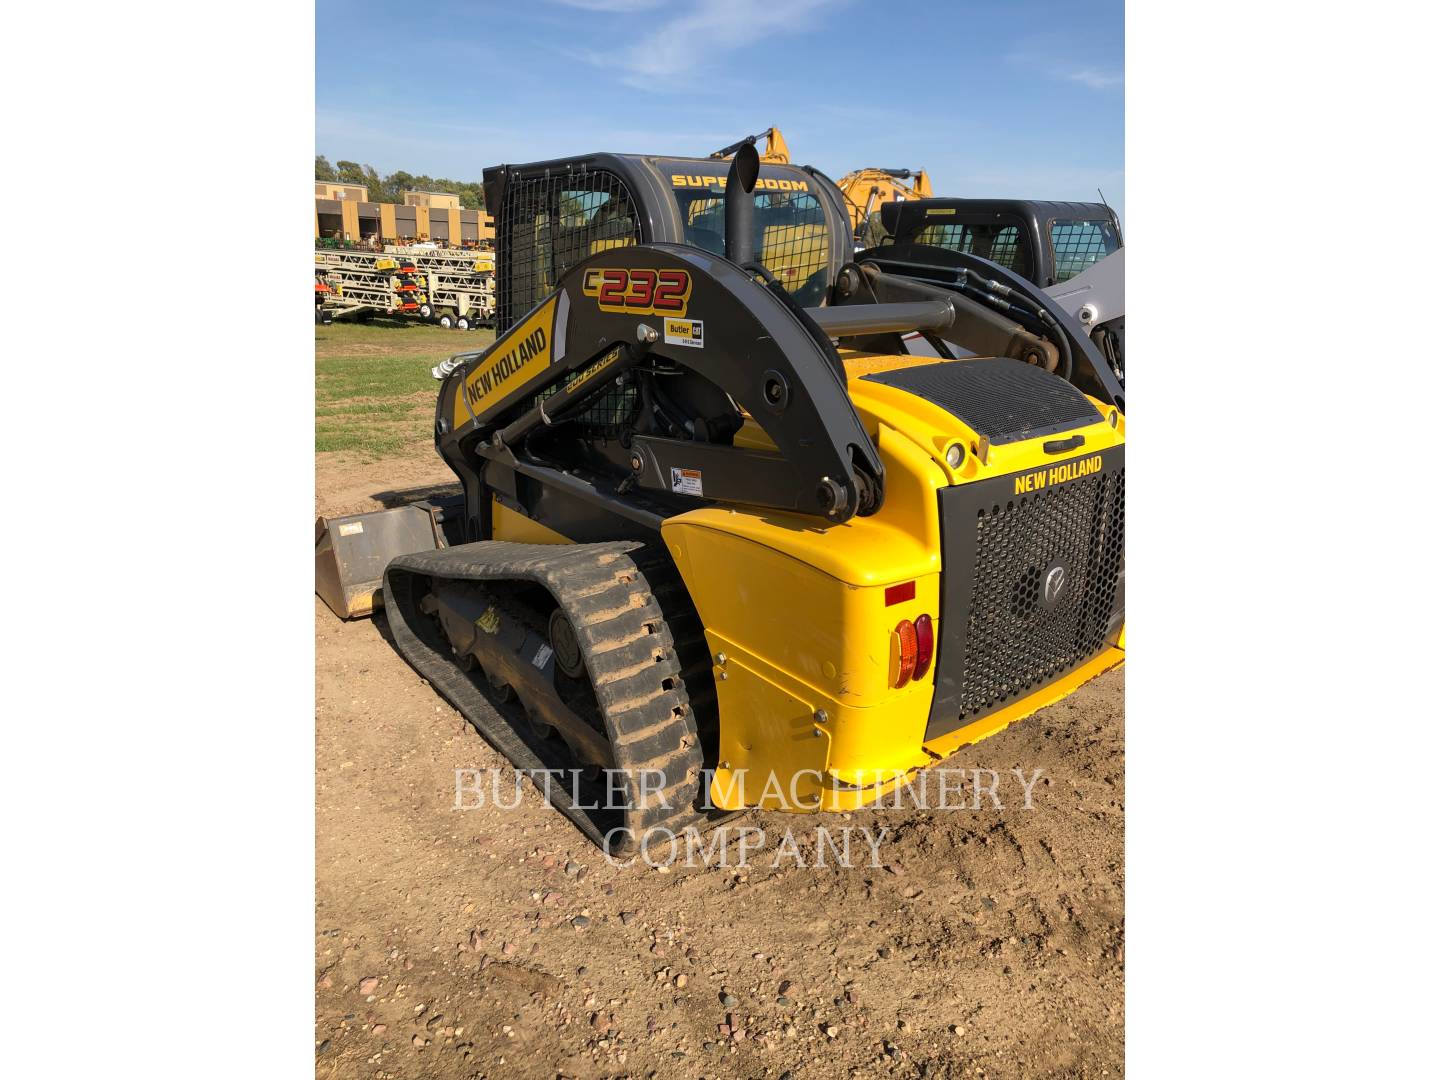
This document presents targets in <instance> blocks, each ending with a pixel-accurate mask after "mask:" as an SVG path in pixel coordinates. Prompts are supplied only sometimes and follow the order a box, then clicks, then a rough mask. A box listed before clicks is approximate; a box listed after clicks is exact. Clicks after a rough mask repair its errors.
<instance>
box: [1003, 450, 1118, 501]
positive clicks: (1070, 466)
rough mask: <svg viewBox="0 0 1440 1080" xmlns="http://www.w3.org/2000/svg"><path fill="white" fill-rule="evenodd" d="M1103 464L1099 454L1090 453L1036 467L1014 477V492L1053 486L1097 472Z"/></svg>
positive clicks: (1027, 491)
mask: <svg viewBox="0 0 1440 1080" xmlns="http://www.w3.org/2000/svg"><path fill="white" fill-rule="evenodd" d="M1103 464H1104V463H1103V462H1102V461H1101V459H1100V455H1099V454H1092V455H1091V456H1090V457H1087V458H1081V459H1080V460H1079V461H1066V462H1062V463H1061V464H1059V465H1049V466H1047V467H1045V468H1043V469H1036V470H1035V471H1034V472H1028V473H1021V474H1020V475H1019V476H1017V477H1015V494H1016V495H1027V494H1029V493H1030V492H1032V491H1041V490H1043V489H1045V488H1047V487H1054V486H1055V485H1056V484H1064V483H1068V482H1069V481H1071V480H1079V479H1080V478H1081V477H1082V476H1090V475H1092V474H1093V473H1097V472H1099V471H1100V469H1101V467H1102V465H1103Z"/></svg>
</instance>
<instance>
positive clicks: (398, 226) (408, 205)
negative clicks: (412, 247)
mask: <svg viewBox="0 0 1440 1080" xmlns="http://www.w3.org/2000/svg"><path fill="white" fill-rule="evenodd" d="M315 237H316V239H320V238H325V239H329V240H348V241H350V242H352V243H367V242H368V243H379V244H413V243H422V242H425V241H434V242H435V243H437V244H445V245H447V246H449V247H480V246H482V245H483V246H486V247H489V246H493V245H494V243H495V219H494V218H492V217H491V216H490V215H489V214H487V213H486V212H485V211H484V210H466V209H463V208H462V207H461V206H460V196H458V195H451V194H448V193H446V192H434V191H407V192H405V201H404V202H403V203H380V202H370V201H369V192H368V191H367V190H366V189H365V187H363V186H362V185H360V184H336V183H330V182H328V181H324V180H317V181H315Z"/></svg>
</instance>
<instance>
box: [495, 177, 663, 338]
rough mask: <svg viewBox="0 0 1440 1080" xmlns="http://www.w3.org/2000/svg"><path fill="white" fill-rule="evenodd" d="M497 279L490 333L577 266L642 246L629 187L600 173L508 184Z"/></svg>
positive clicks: (526, 308)
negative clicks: (498, 285) (493, 323)
mask: <svg viewBox="0 0 1440 1080" xmlns="http://www.w3.org/2000/svg"><path fill="white" fill-rule="evenodd" d="M496 235H497V236H498V237H501V238H503V239H502V240H501V243H500V261H501V265H500V277H501V281H502V284H503V286H504V287H503V288H502V289H501V290H500V295H499V296H498V297H497V299H498V301H499V304H498V310H497V311H496V333H497V334H503V333H504V332H505V331H506V330H508V329H510V327H512V326H514V325H515V323H516V322H518V321H519V320H520V319H521V318H522V317H523V316H524V315H525V313H526V312H527V311H529V310H530V309H531V308H532V307H534V306H535V305H536V304H538V303H539V302H540V301H541V300H543V299H545V297H547V296H549V295H550V293H551V292H552V291H554V289H555V286H556V284H557V283H558V282H559V281H560V278H561V277H562V276H563V275H564V273H565V271H567V270H569V269H570V268H571V267H572V266H574V265H575V264H576V263H578V262H581V261H582V260H584V259H588V258H589V257H590V256H591V255H594V254H596V253H597V252H600V251H606V250H609V249H610V248H617V247H627V246H629V245H631V244H638V243H639V242H640V219H639V216H638V215H637V214H636V212H635V202H634V200H633V199H632V198H631V196H630V191H629V189H628V188H627V187H626V186H625V183H624V181H622V180H621V179H620V178H619V177H618V176H616V175H615V174H614V173H611V172H607V171H605V170H602V169H596V170H592V171H580V172H574V173H567V174H566V175H564V176H556V177H548V178H547V177H536V178H534V179H529V180H525V179H514V180H512V181H511V182H510V183H509V184H508V185H507V186H506V189H505V201H504V204H503V205H502V206H501V208H500V215H499V221H498V222H496Z"/></svg>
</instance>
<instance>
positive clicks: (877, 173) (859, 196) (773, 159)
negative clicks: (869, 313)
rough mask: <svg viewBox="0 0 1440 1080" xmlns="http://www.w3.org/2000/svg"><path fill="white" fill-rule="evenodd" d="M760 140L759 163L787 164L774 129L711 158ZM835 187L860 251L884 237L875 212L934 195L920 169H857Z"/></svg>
mask: <svg viewBox="0 0 1440 1080" xmlns="http://www.w3.org/2000/svg"><path fill="white" fill-rule="evenodd" d="M761 139H764V140H765V150H764V152H763V153H760V160H761V162H763V163H764V164H767V165H789V164H790V147H789V146H788V145H787V144H786V142H785V136H783V135H782V134H780V129H779V128H773V127H772V128H767V129H766V130H764V131H762V132H760V133H759V134H758V135H748V136H746V137H745V138H743V139H741V140H740V141H739V142H736V143H731V144H730V145H729V146H727V147H725V148H724V149H722V150H717V151H715V152H714V153H713V154H711V155H710V156H711V157H712V158H715V159H717V160H723V159H725V158H728V157H730V156H731V155H732V154H734V153H735V152H736V151H737V150H739V149H740V147H742V146H754V145H755V144H756V143H757V142H759V141H760V140H761ZM757 152H758V151H757ZM835 186H836V187H837V188H839V189H840V194H841V195H842V196H844V198H845V209H846V210H847V211H848V212H849V214H850V232H851V235H852V236H854V237H855V241H856V243H857V244H858V245H859V246H860V247H862V248H865V247H874V246H875V244H876V243H878V242H879V240H880V237H881V236H882V235H883V229H882V228H881V225H880V220H879V218H878V217H877V216H876V212H877V211H878V210H879V209H880V207H881V206H883V205H884V204H885V203H892V202H905V201H907V200H910V199H928V198H931V197H932V196H933V195H934V194H935V189H934V188H932V187H931V186H930V174H929V173H927V172H926V171H925V170H924V169H923V168H922V169H869V168H867V169H856V170H854V171H853V172H848V173H846V174H845V175H844V176H842V177H841V178H840V179H839V180H837V181H835Z"/></svg>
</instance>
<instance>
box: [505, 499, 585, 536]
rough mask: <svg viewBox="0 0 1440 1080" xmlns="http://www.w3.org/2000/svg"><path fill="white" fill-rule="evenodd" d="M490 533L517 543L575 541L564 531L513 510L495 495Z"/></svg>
mask: <svg viewBox="0 0 1440 1080" xmlns="http://www.w3.org/2000/svg"><path fill="white" fill-rule="evenodd" d="M490 533H491V535H490V539H492V540H509V541H511V542H512V543H516V544H573V543H574V541H573V540H571V539H570V538H569V537H568V536H566V535H564V534H563V533H558V532H556V531H555V530H554V529H552V528H550V527H548V526H546V525H541V524H540V522H538V521H535V520H533V519H531V518H528V517H526V516H525V515H524V514H522V513H520V511H518V510H511V509H510V508H509V507H508V506H506V505H505V504H504V503H502V502H501V501H500V500H499V499H497V498H495V497H494V496H491V505H490Z"/></svg>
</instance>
